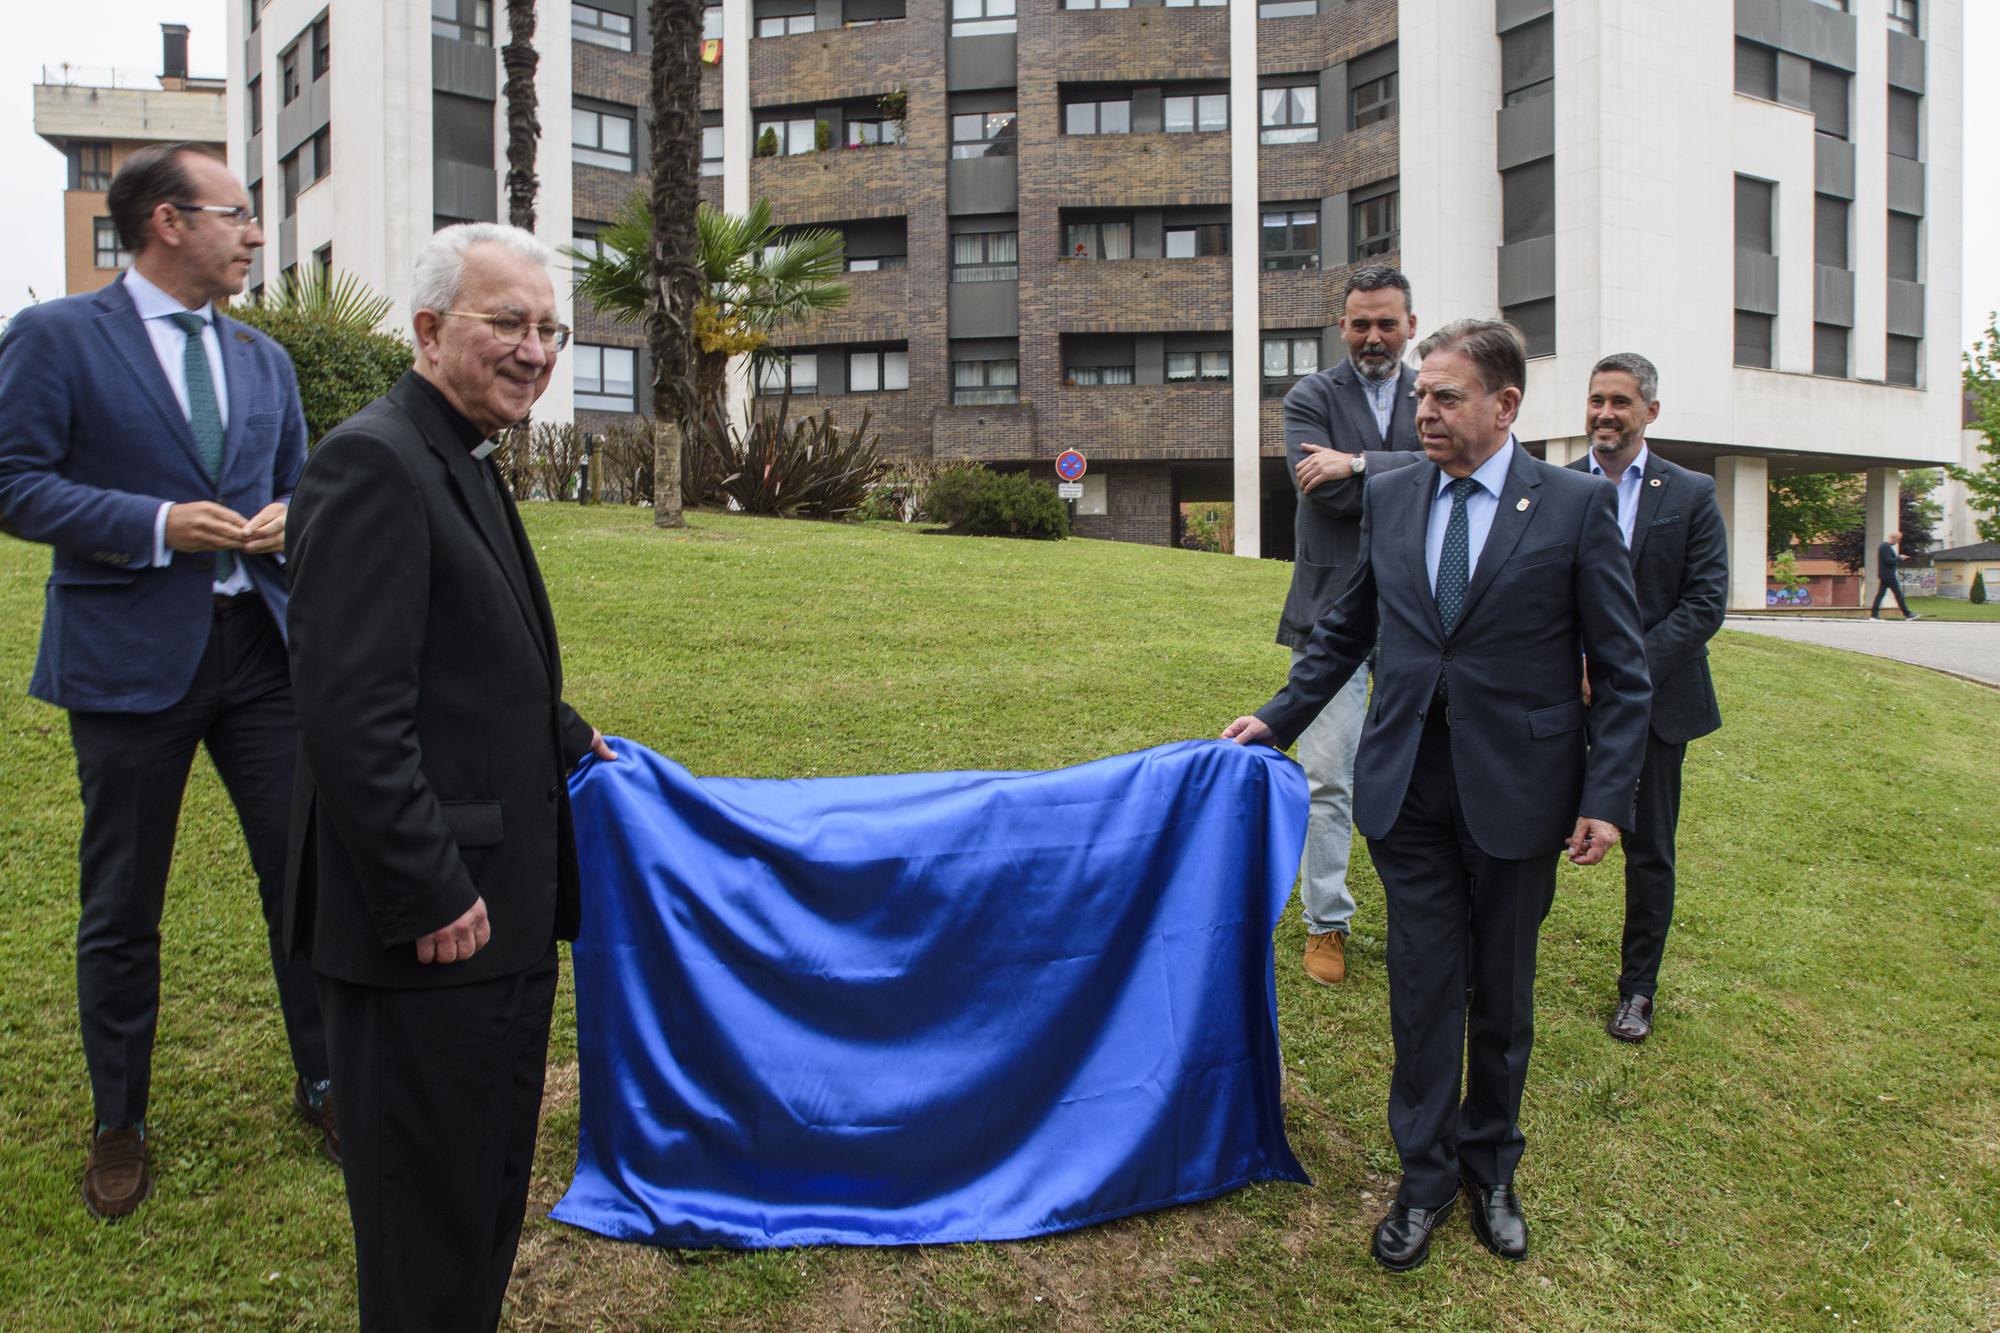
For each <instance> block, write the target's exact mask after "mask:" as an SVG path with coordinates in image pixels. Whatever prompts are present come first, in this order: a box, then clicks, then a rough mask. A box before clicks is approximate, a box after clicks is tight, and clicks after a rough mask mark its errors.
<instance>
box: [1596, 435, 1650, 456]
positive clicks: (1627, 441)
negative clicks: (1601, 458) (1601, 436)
mask: <svg viewBox="0 0 2000 1333" xmlns="http://www.w3.org/2000/svg"><path fill="white" fill-rule="evenodd" d="M1595 435H1596V432H1595V431H1593V432H1592V436H1593V438H1592V440H1591V442H1590V448H1591V451H1592V452H1593V453H1600V454H1605V455H1608V456H1613V457H1615V456H1616V455H1618V454H1622V453H1624V452H1625V451H1626V450H1627V449H1630V448H1632V447H1633V446H1635V445H1637V444H1638V443H1639V441H1640V440H1641V439H1643V438H1644V436H1643V434H1642V433H1641V432H1639V431H1636V430H1635V431H1629V432H1624V431H1621V432H1620V433H1619V434H1617V435H1615V436H1613V437H1612V439H1611V440H1610V442H1609V443H1606V442H1604V441H1602V440H1598V439H1596V438H1594V437H1595Z"/></svg>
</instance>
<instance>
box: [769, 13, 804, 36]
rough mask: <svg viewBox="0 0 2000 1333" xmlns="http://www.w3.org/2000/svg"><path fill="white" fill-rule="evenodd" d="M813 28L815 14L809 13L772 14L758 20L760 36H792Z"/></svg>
mask: <svg viewBox="0 0 2000 1333" xmlns="http://www.w3.org/2000/svg"><path fill="white" fill-rule="evenodd" d="M812 30H813V16H812V15H811V14H809V13H807V14H772V15H769V16H767V17H764V18H760V19H758V20H757V35H758V36H759V37H790V36H793V35H795V34H797V33H802V32H811V31H812Z"/></svg>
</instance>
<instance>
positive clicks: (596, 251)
mask: <svg viewBox="0 0 2000 1333" xmlns="http://www.w3.org/2000/svg"><path fill="white" fill-rule="evenodd" d="M604 225H605V224H603V223H602V222H586V221H584V220H583V219H582V218H578V219H577V220H576V223H575V226H576V228H577V229H576V230H575V231H573V232H572V233H571V234H570V249H572V250H575V251H576V252H577V253H578V254H581V255H584V256H586V257H588V258H591V259H602V258H603V257H604V255H605V253H606V247H605V244H604V242H602V241H600V240H598V239H597V230H598V228H600V227H602V226H604ZM584 227H588V228H590V230H589V231H584V230H582V228H584Z"/></svg>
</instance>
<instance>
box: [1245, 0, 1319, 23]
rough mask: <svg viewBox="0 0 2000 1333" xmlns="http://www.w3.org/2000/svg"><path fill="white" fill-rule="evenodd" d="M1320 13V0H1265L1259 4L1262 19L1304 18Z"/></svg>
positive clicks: (1259, 14) (1259, 16)
mask: <svg viewBox="0 0 2000 1333" xmlns="http://www.w3.org/2000/svg"><path fill="white" fill-rule="evenodd" d="M1317 13H1319V0H1263V3H1262V4H1260V5H1258V6H1257V17H1258V18H1260V19H1302V18H1306V17H1307V16H1309V15H1312V14H1317Z"/></svg>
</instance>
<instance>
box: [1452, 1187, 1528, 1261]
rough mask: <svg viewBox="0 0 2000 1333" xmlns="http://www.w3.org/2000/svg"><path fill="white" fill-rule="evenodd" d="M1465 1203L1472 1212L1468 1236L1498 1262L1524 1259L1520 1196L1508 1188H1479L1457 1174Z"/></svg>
mask: <svg viewBox="0 0 2000 1333" xmlns="http://www.w3.org/2000/svg"><path fill="white" fill-rule="evenodd" d="M1459 1179H1460V1180H1462V1181H1464V1182H1465V1198H1466V1203H1467V1205H1468V1206H1469V1207H1470V1209H1471V1211H1472V1234H1473V1235H1475V1236H1477V1237H1479V1243H1480V1244H1481V1245H1484V1246H1485V1247H1486V1248H1487V1249H1489V1250H1491V1251H1493V1253H1495V1254H1497V1255H1499V1256H1500V1257H1501V1258H1502V1259H1506V1260H1510V1261H1511V1262H1514V1263H1519V1262H1520V1261H1521V1260H1523V1259H1525V1258H1527V1257H1528V1219H1527V1218H1525V1217H1523V1216H1522V1215H1521V1196H1520V1195H1518V1194H1516V1193H1514V1187H1513V1186H1512V1185H1482V1184H1480V1183H1479V1182H1478V1181H1476V1180H1474V1179H1473V1178H1472V1177H1471V1176H1469V1175H1465V1174H1464V1173H1463V1172H1461V1173H1460V1175H1459Z"/></svg>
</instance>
